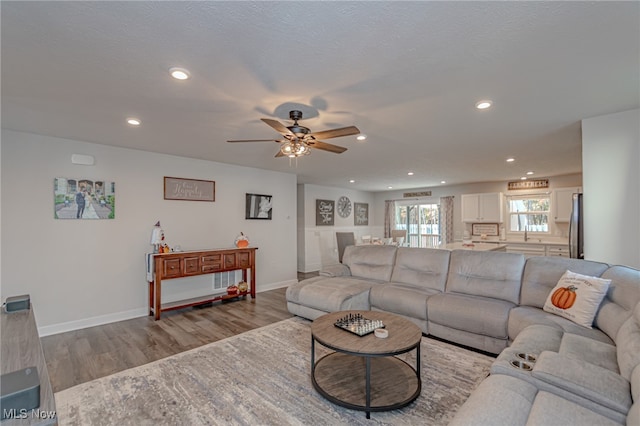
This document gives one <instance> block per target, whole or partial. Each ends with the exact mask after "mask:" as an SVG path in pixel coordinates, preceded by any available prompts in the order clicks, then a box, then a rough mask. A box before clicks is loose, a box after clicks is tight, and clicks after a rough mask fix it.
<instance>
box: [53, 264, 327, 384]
mask: <svg viewBox="0 0 640 426" xmlns="http://www.w3.org/2000/svg"><path fill="white" fill-rule="evenodd" d="M310 275H314V274H299V279H303V278H305V277H307V276H310ZM315 275H317V274H315ZM285 291H286V288H281V289H276V290H270V291H265V292H262V293H258V294H257V295H256V299H255V300H252V299H251V297H247V298H246V299H244V300H242V299H241V300H237V301H231V302H224V303H220V302H218V303H215V304H214V305H213V306H211V307H207V308H201V309H197V308H186V309H180V310H176V311H169V312H165V313H163V314H162V317H161V319H160V320H159V321H154V320H153V319H152V317H143V318H135V319H132V320H128V321H121V322H117V323H111V324H106V325H101V326H97V327H91V328H86V329H82V330H76V331H70V332H68V333H60V334H56V335H52V336H47V337H43V338H42V339H41V340H42V346H43V349H44V355H45V358H46V360H47V367H48V369H49V376H50V378H51V385H52V387H53V391H54V392H58V391H61V390H63V389H67V388H69V387H72V386H75V385H78V384H80V383H84V382H88V381H90V380H93V379H97V378H100V377H104V376H108V375H110V374H113V373H116V372H119V371H122V370H126V369H128V368H132V367H137V366H139V365H143V364H146V363H149V362H152V361H156V360H158V359H161V358H165V357H168V356H171V355H174V354H177V353H179V352H183V351H186V350H189V349H193V348H196V347H199V346H202V345H205V344H207V343H211V342H215V341H218V340H221V339H224V338H227V337H230V336H233V335H235V334H240V333H243V332H245V331H249V330H252V329H254V328H259V327H263V326H265V325H268V324H272V323H275V322H278V321H281V320H284V319H287V318H291V317H292V316H293V315H291V314H290V313H289V311H288V310H287V304H286V300H285Z"/></svg>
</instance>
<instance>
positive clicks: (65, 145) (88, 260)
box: [0, 130, 297, 334]
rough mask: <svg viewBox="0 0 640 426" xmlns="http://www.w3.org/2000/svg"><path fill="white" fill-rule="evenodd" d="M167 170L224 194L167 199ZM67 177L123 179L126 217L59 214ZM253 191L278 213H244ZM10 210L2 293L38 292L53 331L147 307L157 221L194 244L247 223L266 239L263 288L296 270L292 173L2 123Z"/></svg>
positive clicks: (215, 241) (183, 282)
mask: <svg viewBox="0 0 640 426" xmlns="http://www.w3.org/2000/svg"><path fill="white" fill-rule="evenodd" d="M72 154H88V155H93V156H94V157H95V160H96V161H95V165H94V166H79V165H74V164H72V163H71V155H72ZM164 176H176V177H184V178H193V179H204V180H213V181H215V182H216V200H215V202H213V203H210V202H195V201H170V200H164V198H163V177H164ZM56 177H67V178H71V177H86V178H93V179H104V180H108V181H114V182H115V184H116V218H115V219H113V220H60V219H54V215H53V179H54V178H56ZM246 193H258V194H270V195H273V220H245V194H246ZM1 219H2V235H1V242H2V248H3V250H2V258H1V260H2V272H1V279H2V281H1V284H2V286H1V288H0V292H1V296H2V299H3V300H4V299H5V298H6V297H8V296H15V295H20V294H26V293H28V294H31V298H32V301H33V303H34V305H35V306H36V314H37V320H38V326H39V327H40V329H41V333H42V334H52V333H56V332H61V331H66V330H72V329H77V328H82V327H87V326H91V325H96V324H101V323H108V322H113V321H118V320H122V319H126V318H132V317H136V316H144V315H147V313H148V308H147V291H148V290H147V283H146V279H145V261H144V259H145V257H144V255H145V253H146V252H149V251H151V246H150V245H149V241H150V236H151V230H152V228H153V225H154V224H155V223H156V221H158V220H159V221H160V222H161V224H162V227H163V228H164V230H165V235H166V240H167V243H168V244H169V245H170V246H174V245H176V244H179V245H180V246H182V248H183V249H184V250H190V249H205V248H227V247H232V246H233V243H234V240H235V237H236V236H237V235H238V234H239V233H240V232H241V231H242V232H244V233H245V234H246V235H248V236H249V238H250V241H251V245H252V246H256V247H258V251H257V268H256V269H257V280H256V281H257V286H256V288H257V290H258V291H263V290H267V289H270V288H276V287H281V286H286V285H289V284H290V283H292V282H295V281H296V279H297V277H296V176H295V175H293V174H288V173H278V172H270V171H265V170H259V169H252V168H246V167H238V166H232V165H228V164H222V163H214V162H210V161H203V160H196V159H190V158H183V157H176V156H169V155H164V154H154V153H149V152H143V151H136V150H130V149H123V148H116V147H111V146H106V145H96V144H91V143H86V142H81V141H73V140H66V139H59V138H53V137H48V136H40V135H34V134H29V133H19V132H13V131H8V130H3V131H2V206H1ZM211 287H212V275H203V276H199V277H190V278H184V279H180V280H171V281H167V282H166V283H165V284H164V285H163V300H164V301H170V300H175V299H178V298H182V297H191V296H196V295H201V294H207V293H208V292H209V291H210V290H211Z"/></svg>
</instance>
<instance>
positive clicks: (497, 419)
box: [449, 375, 538, 426]
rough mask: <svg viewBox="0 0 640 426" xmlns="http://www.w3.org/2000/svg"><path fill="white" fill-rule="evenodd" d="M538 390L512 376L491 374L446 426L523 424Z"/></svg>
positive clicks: (516, 425)
mask: <svg viewBox="0 0 640 426" xmlns="http://www.w3.org/2000/svg"><path fill="white" fill-rule="evenodd" d="M537 393H538V389H537V388H536V387H535V386H533V385H531V384H529V383H527V382H525V381H522V380H519V379H517V378H515V377H510V376H503V375H491V376H489V377H487V378H486V379H484V380H483V381H482V382H481V383H480V384H479V385H478V387H477V388H476V389H475V390H474V391H473V393H472V394H471V396H470V397H469V399H467V401H466V402H465V403H464V404H463V405H462V407H460V409H459V410H458V412H457V413H456V415H455V417H454V418H453V420H452V421H451V422H450V423H449V426H465V425H469V426H477V425H505V426H506V425H509V426H521V425H525V424H527V419H528V418H529V411H530V410H531V406H532V405H533V401H534V400H535V398H536V395H537Z"/></svg>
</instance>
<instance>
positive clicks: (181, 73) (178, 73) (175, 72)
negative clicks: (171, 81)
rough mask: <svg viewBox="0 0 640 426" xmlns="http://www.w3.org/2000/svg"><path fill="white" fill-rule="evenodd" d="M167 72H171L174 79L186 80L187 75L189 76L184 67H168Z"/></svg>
mask: <svg viewBox="0 0 640 426" xmlns="http://www.w3.org/2000/svg"><path fill="white" fill-rule="evenodd" d="M169 74H171V77H173V78H175V79H176V80H187V79H188V78H189V77H191V74H190V73H189V70H186V69H184V68H170V69H169Z"/></svg>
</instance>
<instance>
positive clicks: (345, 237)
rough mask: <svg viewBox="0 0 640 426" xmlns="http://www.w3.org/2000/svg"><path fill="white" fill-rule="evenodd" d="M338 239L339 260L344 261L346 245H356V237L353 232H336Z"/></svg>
mask: <svg viewBox="0 0 640 426" xmlns="http://www.w3.org/2000/svg"><path fill="white" fill-rule="evenodd" d="M336 241H337V243H338V262H340V263H342V255H344V249H345V247H346V246H355V245H356V237H355V235H354V234H353V232H336Z"/></svg>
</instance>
